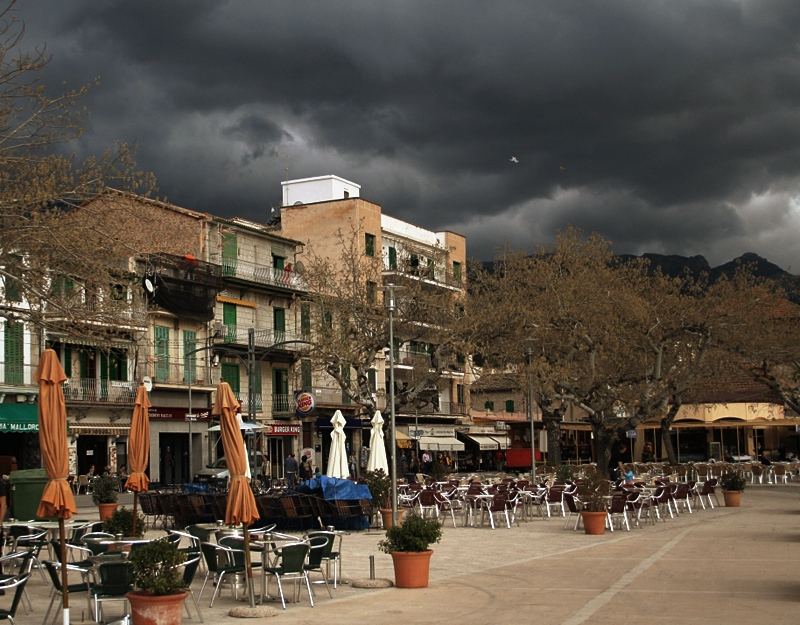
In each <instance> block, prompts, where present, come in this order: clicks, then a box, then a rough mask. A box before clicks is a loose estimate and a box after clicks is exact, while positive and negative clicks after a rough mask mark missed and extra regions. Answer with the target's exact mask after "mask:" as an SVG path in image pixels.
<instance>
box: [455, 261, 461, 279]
mask: <svg viewBox="0 0 800 625" xmlns="http://www.w3.org/2000/svg"><path fill="white" fill-rule="evenodd" d="M453 281H454V282H457V283H460V282H461V263H459V262H456V261H453Z"/></svg>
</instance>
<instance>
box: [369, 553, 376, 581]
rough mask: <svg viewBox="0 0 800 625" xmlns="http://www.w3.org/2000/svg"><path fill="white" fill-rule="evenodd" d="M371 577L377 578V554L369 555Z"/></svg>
mask: <svg viewBox="0 0 800 625" xmlns="http://www.w3.org/2000/svg"><path fill="white" fill-rule="evenodd" d="M369 578H370V579H375V556H370V557H369Z"/></svg>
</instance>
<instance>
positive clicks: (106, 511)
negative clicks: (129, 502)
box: [97, 503, 119, 521]
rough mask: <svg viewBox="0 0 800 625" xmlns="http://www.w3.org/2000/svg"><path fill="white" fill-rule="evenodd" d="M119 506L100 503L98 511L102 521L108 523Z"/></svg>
mask: <svg viewBox="0 0 800 625" xmlns="http://www.w3.org/2000/svg"><path fill="white" fill-rule="evenodd" d="M117 506H119V504H118V503H99V504H97V509H98V510H100V520H101V521H108V520H109V519H110V518H111V516H112V515H113V514H114V510H116V509H117Z"/></svg>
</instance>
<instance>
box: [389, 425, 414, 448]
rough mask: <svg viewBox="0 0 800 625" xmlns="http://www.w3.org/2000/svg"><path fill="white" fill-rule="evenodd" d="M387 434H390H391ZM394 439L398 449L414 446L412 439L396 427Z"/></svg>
mask: <svg viewBox="0 0 800 625" xmlns="http://www.w3.org/2000/svg"><path fill="white" fill-rule="evenodd" d="M388 436H391V434H389V435H388ZM394 440H395V443H397V446H398V447H399V448H400V449H413V447H414V439H413V438H411V437H410V436H409V435H408V434H405V433H403V432H401V431H400V430H398V429H396V428H395V431H394Z"/></svg>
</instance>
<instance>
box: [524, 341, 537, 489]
mask: <svg viewBox="0 0 800 625" xmlns="http://www.w3.org/2000/svg"><path fill="white" fill-rule="evenodd" d="M525 360H526V362H527V364H528V401H527V403H526V404H525V408H526V409H527V411H528V415H527V416H528V419H529V420H530V422H531V484H536V429H535V428H534V424H533V379H532V376H531V365H532V364H533V348H532V347H531V346H530V345H528V347H527V349H526V350H525Z"/></svg>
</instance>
